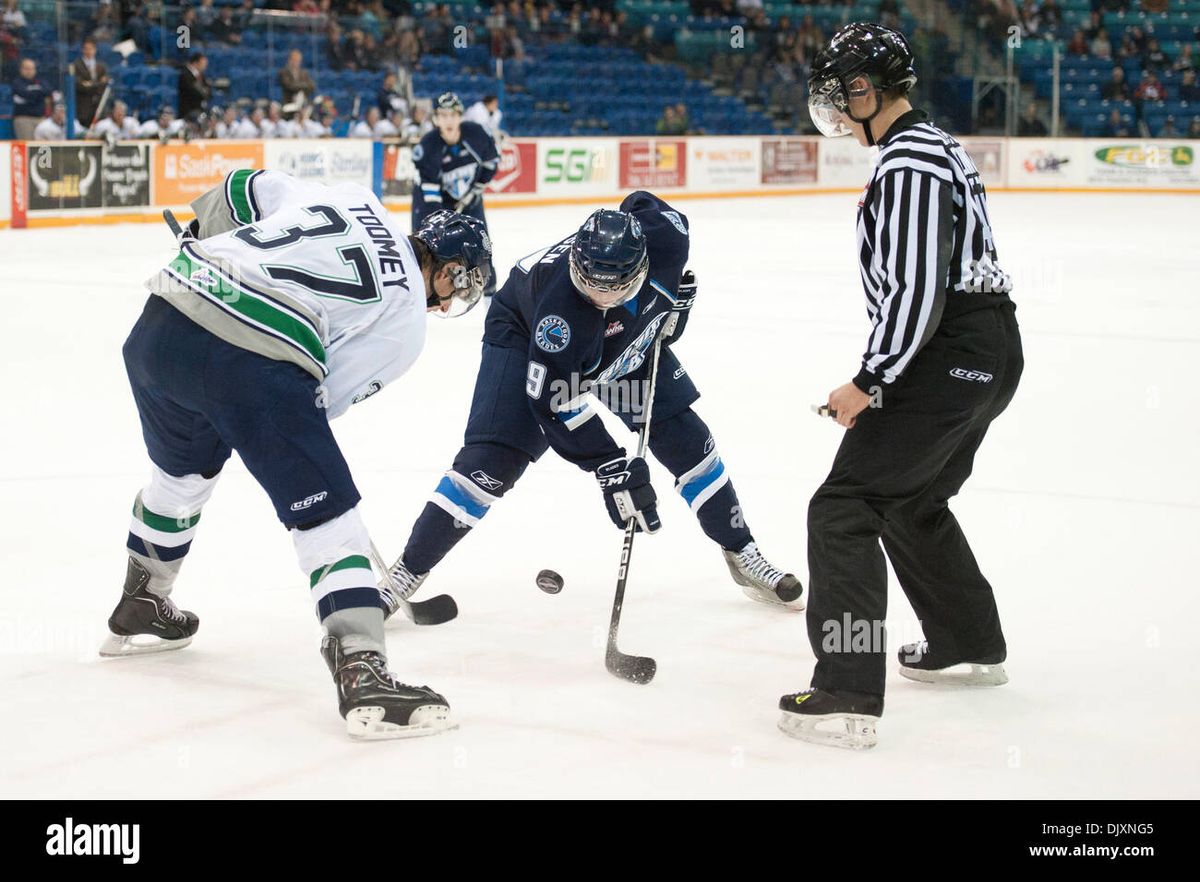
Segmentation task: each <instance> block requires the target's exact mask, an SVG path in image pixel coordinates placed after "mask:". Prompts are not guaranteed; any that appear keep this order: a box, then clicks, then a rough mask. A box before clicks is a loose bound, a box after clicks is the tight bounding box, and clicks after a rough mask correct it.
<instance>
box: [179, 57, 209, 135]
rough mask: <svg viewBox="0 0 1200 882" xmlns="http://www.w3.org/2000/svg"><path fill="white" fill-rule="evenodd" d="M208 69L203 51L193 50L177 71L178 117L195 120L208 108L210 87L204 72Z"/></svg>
mask: <svg viewBox="0 0 1200 882" xmlns="http://www.w3.org/2000/svg"><path fill="white" fill-rule="evenodd" d="M206 70H208V58H207V56H205V54H204V53H203V52H193V53H192V55H191V57H190V58H188V63H187V64H186V65H184V68H183V70H181V71H180V72H179V118H180V119H185V120H189V121H195V119H196V118H197V117H199V116H200V114H201V113H203V112H204V111H205V110H207V109H208V99H209V98H210V97H212V89H211V88H210V87H209V85H208V79H207V78H206V77H205V76H204V72H205V71H206Z"/></svg>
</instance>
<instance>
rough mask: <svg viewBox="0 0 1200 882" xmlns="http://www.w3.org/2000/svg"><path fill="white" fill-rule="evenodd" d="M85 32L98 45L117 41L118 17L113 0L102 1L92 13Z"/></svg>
mask: <svg viewBox="0 0 1200 882" xmlns="http://www.w3.org/2000/svg"><path fill="white" fill-rule="evenodd" d="M85 32H86V33H87V35H88V36H89V37H91V38H92V39H94V40H95V41H96V42H98V43H112V42H113V41H114V40H116V39H117V33H118V28H117V16H116V14H115V13H114V12H113V7H112V2H111V0H101V2H100V3H99V4H97V6H96V8H95V10H94V11H93V12H92V14H91V17H90V18H89V19H88V23H87V25H86V26H85Z"/></svg>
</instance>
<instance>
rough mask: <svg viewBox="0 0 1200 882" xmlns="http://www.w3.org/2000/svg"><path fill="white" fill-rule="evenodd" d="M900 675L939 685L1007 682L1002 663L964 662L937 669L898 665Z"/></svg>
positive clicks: (976, 684)
mask: <svg viewBox="0 0 1200 882" xmlns="http://www.w3.org/2000/svg"><path fill="white" fill-rule="evenodd" d="M900 676H901V677H905V678H907V679H909V680H914V681H916V682H917V683H934V684H936V685H939V686H1003V685H1004V684H1005V683H1007V682H1008V673H1007V672H1006V671H1005V670H1004V665H979V664H974V663H973V662H964V663H963V664H960V665H951V666H950V667H948V668H942V669H940V670H937V671H923V670H921V669H920V668H909V667H905V666H904V665H901V666H900Z"/></svg>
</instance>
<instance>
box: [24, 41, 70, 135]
mask: <svg viewBox="0 0 1200 882" xmlns="http://www.w3.org/2000/svg"><path fill="white" fill-rule="evenodd" d="M49 101H50V90H49V89H47V88H46V85H45V83H43V82H42V81H41V80H40V79H38V75H37V62H36V61H34V60H33V59H32V58H22V59H21V68H20V75H19V76H18V77H17V79H16V80H15V81H14V82H13V91H12V102H13V134H14V135H15V136H16V138H17V140H18V141H32V140H33V137H34V135H33V133H34V130H35V129H36V128H37V125H38V123H40V122H41V121H42V120H43V119H45V118H46V105H47V104H48V103H49ZM64 118H65V117H64Z"/></svg>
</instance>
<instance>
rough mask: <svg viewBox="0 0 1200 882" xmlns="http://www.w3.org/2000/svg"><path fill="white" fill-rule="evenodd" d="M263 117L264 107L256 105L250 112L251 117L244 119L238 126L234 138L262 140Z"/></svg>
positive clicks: (234, 131)
mask: <svg viewBox="0 0 1200 882" xmlns="http://www.w3.org/2000/svg"><path fill="white" fill-rule="evenodd" d="M263 116H264V114H263V109H262V105H261V104H256V105H254V109H253V110H251V111H250V115H249V116H244V117H242V119H241V121H240V122H239V123H238V124H237V128H235V129H234V130H233V135H232V137H234V138H245V139H253V138H261V137H262V122H263Z"/></svg>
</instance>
